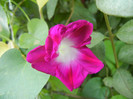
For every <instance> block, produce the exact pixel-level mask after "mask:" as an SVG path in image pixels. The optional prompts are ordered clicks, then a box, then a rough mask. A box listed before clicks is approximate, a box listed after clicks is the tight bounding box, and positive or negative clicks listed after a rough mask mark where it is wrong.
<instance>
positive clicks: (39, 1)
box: [36, 0, 48, 11]
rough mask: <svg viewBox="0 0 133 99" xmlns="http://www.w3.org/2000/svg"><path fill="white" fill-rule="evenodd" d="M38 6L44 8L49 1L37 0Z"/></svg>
mask: <svg viewBox="0 0 133 99" xmlns="http://www.w3.org/2000/svg"><path fill="white" fill-rule="evenodd" d="M36 1H37V4H38V7H39V11H40V10H41V9H42V8H43V6H44V5H45V4H46V3H47V2H48V0H36Z"/></svg>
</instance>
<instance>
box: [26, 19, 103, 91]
mask: <svg viewBox="0 0 133 99" xmlns="http://www.w3.org/2000/svg"><path fill="white" fill-rule="evenodd" d="M92 31H93V24H92V23H90V22H88V21H85V20H78V21H75V22H72V23H70V24H68V25H67V26H64V25H63V24H58V25H55V26H53V27H52V28H51V29H50V31H49V34H48V37H47V38H46V41H45V45H43V46H38V47H36V48H35V49H33V50H31V51H30V52H29V53H28V54H27V61H28V62H30V63H31V65H32V67H33V68H34V69H36V70H38V71H41V72H44V73H47V74H50V75H52V76H55V77H57V78H58V79H60V80H61V81H62V82H63V83H64V85H65V86H66V87H67V88H68V89H69V90H70V91H72V90H73V89H76V88H78V87H79V86H80V85H81V84H82V83H83V81H84V79H85V78H86V76H87V75H88V74H95V73H97V72H99V71H100V70H101V69H102V68H103V66H104V64H103V63H102V62H101V61H100V60H99V59H98V58H97V57H96V56H95V55H94V54H93V53H92V51H91V50H90V49H89V48H88V47H86V45H87V44H90V43H91V36H90V35H91V34H92Z"/></svg>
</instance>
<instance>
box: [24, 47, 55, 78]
mask: <svg viewBox="0 0 133 99" xmlns="http://www.w3.org/2000/svg"><path fill="white" fill-rule="evenodd" d="M45 55H46V53H45V46H38V47H36V48H34V49H33V50H31V51H30V52H29V53H28V54H27V57H26V60H27V61H28V62H30V63H31V65H32V67H33V68H35V69H36V70H38V71H41V72H44V73H47V74H51V75H53V76H54V75H55V71H56V66H55V65H54V66H53V62H46V61H45V60H44V57H45Z"/></svg>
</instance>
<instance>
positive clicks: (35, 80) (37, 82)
mask: <svg viewBox="0 0 133 99" xmlns="http://www.w3.org/2000/svg"><path fill="white" fill-rule="evenodd" d="M0 79H1V81H0V95H1V97H3V98H2V99H21V98H22V99H34V98H35V97H36V96H37V95H38V94H39V92H40V91H41V89H42V88H43V86H44V85H45V84H46V82H47V81H48V79H49V75H47V74H44V73H41V72H38V71H37V70H34V69H33V68H32V67H31V65H30V64H29V63H28V62H26V61H25V60H24V59H23V58H22V56H21V53H20V52H19V51H18V50H17V49H11V50H9V51H7V52H6V53H5V54H3V56H2V57H1V58H0Z"/></svg>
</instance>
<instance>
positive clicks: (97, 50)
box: [91, 41, 105, 61]
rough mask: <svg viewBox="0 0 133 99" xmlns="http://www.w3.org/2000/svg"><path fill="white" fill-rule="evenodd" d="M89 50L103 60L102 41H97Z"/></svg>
mask: <svg viewBox="0 0 133 99" xmlns="http://www.w3.org/2000/svg"><path fill="white" fill-rule="evenodd" d="M91 51H92V52H93V53H94V54H95V55H96V56H97V58H98V59H100V60H102V61H104V57H105V46H104V43H103V41H101V42H99V43H98V44H97V45H95V46H94V47H93V48H91Z"/></svg>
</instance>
